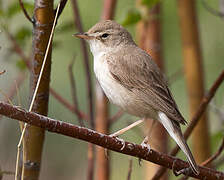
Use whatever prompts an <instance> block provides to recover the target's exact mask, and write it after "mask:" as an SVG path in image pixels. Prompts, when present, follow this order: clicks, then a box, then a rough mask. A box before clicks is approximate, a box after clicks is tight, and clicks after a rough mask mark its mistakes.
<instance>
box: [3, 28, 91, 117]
mask: <svg viewBox="0 0 224 180" xmlns="http://www.w3.org/2000/svg"><path fill="white" fill-rule="evenodd" d="M6 35H7V36H8V38H9V40H10V41H11V43H12V45H13V49H14V50H15V51H16V53H17V54H18V55H19V56H20V57H21V58H22V60H23V61H24V63H25V64H26V66H27V67H28V69H29V70H30V69H31V65H30V61H29V58H28V57H27V56H26V55H25V54H24V52H23V50H22V48H21V47H20V46H19V44H18V43H17V42H16V39H15V38H14V37H13V35H12V34H10V33H9V32H8V31H6ZM17 81H18V80H17ZM50 93H51V94H52V95H53V96H54V97H55V98H56V99H57V100H58V101H59V102H60V103H62V104H63V105H64V106H65V107H66V108H68V110H70V111H71V112H72V113H76V114H77V116H81V117H82V119H85V120H88V116H87V115H86V114H84V113H82V112H79V111H77V109H76V108H75V107H73V106H72V105H70V104H69V103H68V102H67V101H66V100H65V99H64V98H63V97H62V96H60V95H59V94H58V93H56V91H55V90H54V89H53V88H50ZM13 95H14V94H13ZM9 97H10V96H9ZM72 108H74V109H73V110H72Z"/></svg>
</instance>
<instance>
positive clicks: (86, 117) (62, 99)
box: [50, 88, 88, 121]
mask: <svg viewBox="0 0 224 180" xmlns="http://www.w3.org/2000/svg"><path fill="white" fill-rule="evenodd" d="M50 93H51V95H52V96H53V97H54V98H55V99H57V100H58V101H59V102H60V103H61V104H62V105H64V106H65V107H66V108H67V109H68V110H69V111H71V112H72V113H75V114H76V115H77V116H78V117H81V118H82V119H84V120H86V121H88V116H87V115H86V114H84V113H83V112H80V111H78V109H76V107H75V106H73V105H72V104H70V103H69V102H68V101H67V100H66V99H64V98H63V97H62V96H61V95H59V94H58V93H57V92H56V91H55V90H54V89H52V88H50Z"/></svg>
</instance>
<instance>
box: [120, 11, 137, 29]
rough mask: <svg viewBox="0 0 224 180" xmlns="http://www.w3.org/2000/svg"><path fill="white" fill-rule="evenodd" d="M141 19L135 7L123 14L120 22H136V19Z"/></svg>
mask: <svg viewBox="0 0 224 180" xmlns="http://www.w3.org/2000/svg"><path fill="white" fill-rule="evenodd" d="M140 20H141V14H140V12H139V11H138V10H137V9H130V10H128V12H127V13H126V14H125V16H124V18H123V20H121V22H120V23H121V24H122V25H123V26H127V25H132V24H136V23H137V22H138V21H140Z"/></svg>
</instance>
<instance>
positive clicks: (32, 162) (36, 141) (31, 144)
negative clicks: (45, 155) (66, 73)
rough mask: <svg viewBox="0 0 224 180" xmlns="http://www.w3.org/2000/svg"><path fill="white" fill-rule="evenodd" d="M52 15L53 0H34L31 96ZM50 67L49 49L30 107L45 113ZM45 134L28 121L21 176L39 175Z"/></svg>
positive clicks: (51, 22) (46, 111)
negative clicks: (41, 77)
mask: <svg viewBox="0 0 224 180" xmlns="http://www.w3.org/2000/svg"><path fill="white" fill-rule="evenodd" d="M53 18H54V10H53V0H50V1H49V0H35V8H34V19H35V22H34V29H33V42H32V44H33V52H32V69H31V78H30V97H32V95H33V92H34V89H35V87H36V83H37V80H38V75H39V73H40V69H41V65H42V61H43V59H44V54H45V51H46V47H47V43H48V40H49V36H50V32H51V28H52V24H53ZM50 71H51V49H50V51H49V54H48V57H47V60H46V64H45V69H44V72H43V79H42V81H41V82H40V85H39V89H38V92H37V96H36V99H35V101H34V105H33V109H32V111H34V112H37V113H38V114H42V115H47V113H48V99H49V83H50ZM44 136H45V133H44V130H43V129H41V128H38V127H34V126H30V125H28V126H27V129H26V133H25V136H24V141H23V177H24V179H34V180H35V179H38V177H39V173H40V165H41V155H42V150H43V143H44Z"/></svg>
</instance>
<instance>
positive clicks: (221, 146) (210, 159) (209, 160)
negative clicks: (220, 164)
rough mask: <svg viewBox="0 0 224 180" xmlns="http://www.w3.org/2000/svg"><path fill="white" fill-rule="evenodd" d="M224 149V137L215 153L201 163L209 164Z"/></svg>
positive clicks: (203, 164) (202, 164)
mask: <svg viewBox="0 0 224 180" xmlns="http://www.w3.org/2000/svg"><path fill="white" fill-rule="evenodd" d="M223 149H224V138H223V139H222V144H221V145H220V147H219V149H218V151H217V152H216V153H215V154H213V155H212V156H211V157H210V158H208V159H207V160H206V161H204V162H203V163H201V166H208V165H209V164H210V163H211V162H212V161H214V160H215V159H217V157H218V156H219V155H220V154H221V153H222V151H223Z"/></svg>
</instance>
